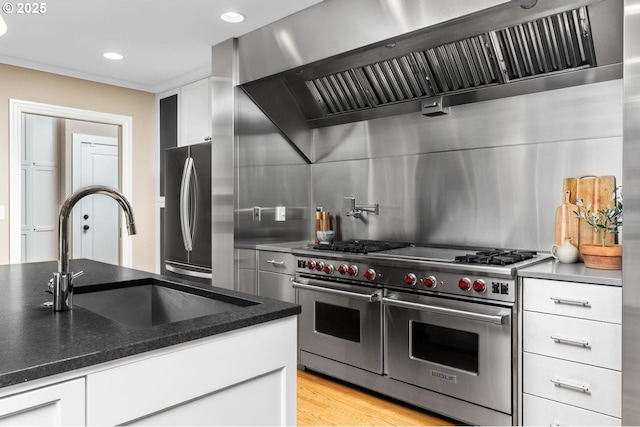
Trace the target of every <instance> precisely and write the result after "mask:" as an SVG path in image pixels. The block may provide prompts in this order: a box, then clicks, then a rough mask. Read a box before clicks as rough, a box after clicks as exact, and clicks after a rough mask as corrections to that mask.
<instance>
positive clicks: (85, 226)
mask: <svg viewBox="0 0 640 427" xmlns="http://www.w3.org/2000/svg"><path fill="white" fill-rule="evenodd" d="M72 170H73V181H72V183H73V184H72V187H73V191H77V190H79V189H80V188H83V187H87V186H89V185H104V186H107V187H111V188H118V187H119V185H118V139H117V138H110V137H101V136H96V135H83V134H78V133H74V134H73V165H72ZM118 218H119V216H118V204H117V203H114V202H113V200H111V199H110V198H107V197H85V198H83V199H82V200H80V202H78V205H77V207H76V208H75V209H74V210H73V221H72V224H73V225H72V228H71V230H72V242H73V256H72V257H73V258H87V259H92V260H94V261H101V262H106V263H108V264H115V265H117V264H119V258H120V248H119V245H118V241H119V234H120V233H119V232H118V230H119V228H120V221H118Z"/></svg>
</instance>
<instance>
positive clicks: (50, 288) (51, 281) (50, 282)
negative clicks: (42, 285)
mask: <svg viewBox="0 0 640 427" xmlns="http://www.w3.org/2000/svg"><path fill="white" fill-rule="evenodd" d="M53 280H54V278H53V277H52V278H51V279H49V282H48V283H47V290H46V292H49V293H50V294H52V293H53Z"/></svg>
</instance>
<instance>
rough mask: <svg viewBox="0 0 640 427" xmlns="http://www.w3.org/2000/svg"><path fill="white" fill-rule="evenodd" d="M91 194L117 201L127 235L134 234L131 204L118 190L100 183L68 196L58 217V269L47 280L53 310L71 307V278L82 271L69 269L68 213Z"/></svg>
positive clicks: (134, 227)
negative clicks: (124, 219) (124, 218)
mask: <svg viewBox="0 0 640 427" xmlns="http://www.w3.org/2000/svg"><path fill="white" fill-rule="evenodd" d="M91 194H104V195H105V196H109V197H111V198H113V199H114V200H115V201H116V202H118V204H119V205H120V207H121V208H122V210H123V211H124V214H125V216H126V217H127V230H128V232H129V235H132V234H136V224H135V221H134V220H133V210H132V209H131V205H130V204H129V201H128V200H127V199H126V198H125V197H124V196H123V195H122V194H121V193H120V192H119V191H118V190H115V189H113V188H109V187H105V186H102V185H91V186H88V187H84V188H81V189H80V190H78V191H76V192H75V193H73V194H72V195H71V196H69V198H68V199H67V200H65V201H64V203H63V204H62V207H61V208H60V216H59V218H58V271H57V272H55V273H53V278H52V279H50V280H49V289H50V290H51V292H52V293H53V311H66V310H71V309H72V308H73V279H75V278H76V277H78V276H80V275H82V274H83V273H84V272H83V271H79V272H77V273H75V274H74V273H73V272H72V271H69V215H70V214H71V209H73V207H74V206H75V204H76V203H78V202H79V201H80V199H82V198H83V197H84V196H88V195H91Z"/></svg>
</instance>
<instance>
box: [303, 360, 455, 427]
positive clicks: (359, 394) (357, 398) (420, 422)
mask: <svg viewBox="0 0 640 427" xmlns="http://www.w3.org/2000/svg"><path fill="white" fill-rule="evenodd" d="M298 425H299V426H390V425H402V426H451V425H455V424H454V423H453V421H451V420H445V419H442V418H438V417H437V416H435V415H433V414H429V413H427V412H424V411H421V410H419V409H416V408H414V407H409V406H404V405H401V404H399V403H396V402H393V401H391V400H390V399H387V398H381V397H378V396H377V395H375V394H371V393H367V392H366V391H364V390H362V389H360V388H357V387H351V386H348V385H345V384H344V383H342V382H339V381H333V380H331V379H329V378H328V377H325V376H322V375H317V374H315V373H312V372H308V371H302V370H298Z"/></svg>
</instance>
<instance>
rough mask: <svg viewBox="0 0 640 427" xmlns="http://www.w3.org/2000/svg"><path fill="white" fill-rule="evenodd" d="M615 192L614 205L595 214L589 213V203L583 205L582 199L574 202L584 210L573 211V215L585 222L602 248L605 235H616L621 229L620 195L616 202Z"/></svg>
mask: <svg viewBox="0 0 640 427" xmlns="http://www.w3.org/2000/svg"><path fill="white" fill-rule="evenodd" d="M615 194H616V192H615V191H614V192H613V195H614V197H613V199H614V201H615V202H614V204H613V206H607V207H606V208H604V209H599V210H597V211H595V212H593V211H591V203H589V204H588V205H587V206H585V205H584V201H583V200H582V199H578V200H576V205H578V206H580V207H581V208H584V210H580V211H573V213H574V215H575V216H577V217H578V218H580V219H583V220H585V221H586V222H587V224H588V226H589V228H591V229H593V231H594V232H595V233H596V235H597V236H598V237H599V238H600V242H601V244H602V246H604V245H605V239H606V237H607V234H618V233H619V231H620V228H621V227H622V193H620V198H618V199H617V200H616V197H615Z"/></svg>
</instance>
